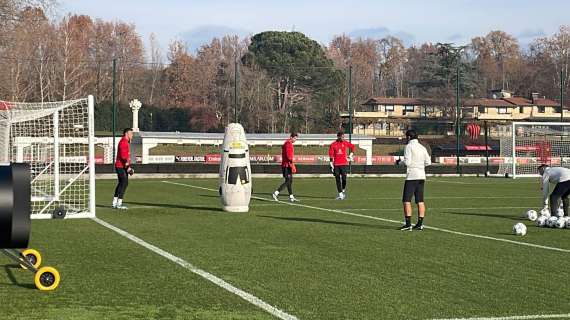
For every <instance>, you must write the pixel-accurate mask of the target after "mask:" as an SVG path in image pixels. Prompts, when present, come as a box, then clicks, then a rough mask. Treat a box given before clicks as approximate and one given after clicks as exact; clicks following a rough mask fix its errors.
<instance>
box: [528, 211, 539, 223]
mask: <svg viewBox="0 0 570 320" xmlns="http://www.w3.org/2000/svg"><path fill="white" fill-rule="evenodd" d="M526 217H527V218H528V220H530V221H536V219H538V213H537V212H536V211H535V210H528V211H527V212H526Z"/></svg>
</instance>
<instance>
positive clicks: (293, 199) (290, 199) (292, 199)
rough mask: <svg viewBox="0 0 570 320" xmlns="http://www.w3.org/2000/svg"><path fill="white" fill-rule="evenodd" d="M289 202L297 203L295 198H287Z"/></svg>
mask: <svg viewBox="0 0 570 320" xmlns="http://www.w3.org/2000/svg"><path fill="white" fill-rule="evenodd" d="M289 202H299V200H298V199H297V198H295V197H289Z"/></svg>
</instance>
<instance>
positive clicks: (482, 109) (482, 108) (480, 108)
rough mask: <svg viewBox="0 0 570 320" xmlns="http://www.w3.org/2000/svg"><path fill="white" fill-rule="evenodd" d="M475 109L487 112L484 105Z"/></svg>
mask: <svg viewBox="0 0 570 320" xmlns="http://www.w3.org/2000/svg"><path fill="white" fill-rule="evenodd" d="M477 111H478V112H479V113H487V108H485V107H477Z"/></svg>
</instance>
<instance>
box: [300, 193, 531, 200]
mask: <svg viewBox="0 0 570 320" xmlns="http://www.w3.org/2000/svg"><path fill="white" fill-rule="evenodd" d="M349 196H350V192H349ZM425 198H426V199H428V200H430V199H431V200H434V199H438V200H439V199H446V200H447V199H521V198H524V199H542V197H526V196H521V195H513V196H474V197H469V196H467V197H464V196H435V197H429V196H426V197H425ZM331 199H332V198H329V199H322V198H312V199H311V201H331ZM351 199H356V200H402V197H366V198H357V197H352V198H351Z"/></svg>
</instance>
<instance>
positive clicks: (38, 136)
mask: <svg viewBox="0 0 570 320" xmlns="http://www.w3.org/2000/svg"><path fill="white" fill-rule="evenodd" d="M93 117H94V99H93V96H89V97H88V98H86V99H79V100H70V101H62V102H46V103H19V102H5V101H0V163H5V164H6V163H10V162H25V163H29V164H30V167H31V181H32V198H31V202H32V212H31V216H32V218H36V219H41V218H51V217H52V216H53V214H54V212H55V211H56V210H57V211H63V212H65V214H66V217H67V218H83V217H94V216H95V157H94V133H95V131H94V119H93Z"/></svg>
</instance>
